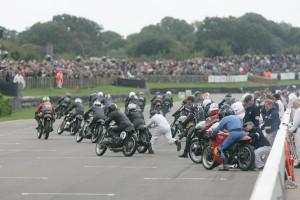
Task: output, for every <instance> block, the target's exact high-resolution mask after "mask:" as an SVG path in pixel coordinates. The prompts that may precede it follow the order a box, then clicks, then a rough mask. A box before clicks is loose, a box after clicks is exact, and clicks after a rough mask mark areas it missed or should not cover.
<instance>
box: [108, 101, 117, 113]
mask: <svg viewBox="0 0 300 200" xmlns="http://www.w3.org/2000/svg"><path fill="white" fill-rule="evenodd" d="M115 110H117V105H116V104H115V103H111V104H110V105H109V106H108V109H107V114H109V113H111V112H113V111H115Z"/></svg>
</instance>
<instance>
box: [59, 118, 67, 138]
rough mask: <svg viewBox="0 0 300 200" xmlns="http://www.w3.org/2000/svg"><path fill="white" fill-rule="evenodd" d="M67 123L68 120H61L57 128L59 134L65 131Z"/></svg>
mask: <svg viewBox="0 0 300 200" xmlns="http://www.w3.org/2000/svg"><path fill="white" fill-rule="evenodd" d="M65 125H66V121H65V120H63V121H62V122H61V124H60V125H59V126H58V129H57V134H58V135H61V134H62V133H63V132H64V128H65Z"/></svg>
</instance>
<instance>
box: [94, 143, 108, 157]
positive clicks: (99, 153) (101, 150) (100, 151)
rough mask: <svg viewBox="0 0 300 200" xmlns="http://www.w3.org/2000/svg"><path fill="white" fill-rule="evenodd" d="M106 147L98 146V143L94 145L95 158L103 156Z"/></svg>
mask: <svg viewBox="0 0 300 200" xmlns="http://www.w3.org/2000/svg"><path fill="white" fill-rule="evenodd" d="M106 150H107V147H106V146H105V145H102V144H99V142H97V143H96V149H95V151H96V155H97V156H103V154H104V153H105V152H106Z"/></svg>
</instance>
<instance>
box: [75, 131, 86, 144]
mask: <svg viewBox="0 0 300 200" xmlns="http://www.w3.org/2000/svg"><path fill="white" fill-rule="evenodd" d="M82 134H83V133H82V130H80V132H79V133H78V134H77V135H76V142H77V143H80V142H81V141H82V140H83V138H84V137H83V135H82Z"/></svg>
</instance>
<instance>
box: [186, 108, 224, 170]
mask: <svg viewBox="0 0 300 200" xmlns="http://www.w3.org/2000/svg"><path fill="white" fill-rule="evenodd" d="M218 112H219V111H218V110H216V111H214V112H212V113H211V115H210V116H209V117H208V118H207V120H206V121H200V122H198V123H197V124H196V126H195V128H194V131H193V133H192V135H191V142H190V146H189V147H188V154H189V158H190V159H191V160H192V161H193V162H194V163H196V164H200V163H201V162H202V154H203V149H204V147H205V146H206V145H207V144H208V142H209V136H208V134H207V133H206V131H207V130H208V129H209V128H210V127H211V126H212V125H214V124H215V123H216V122H218V120H219V118H218Z"/></svg>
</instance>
